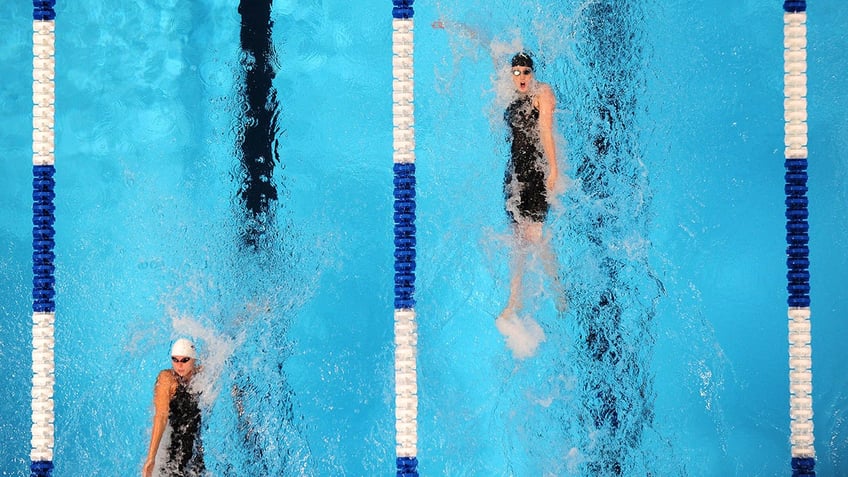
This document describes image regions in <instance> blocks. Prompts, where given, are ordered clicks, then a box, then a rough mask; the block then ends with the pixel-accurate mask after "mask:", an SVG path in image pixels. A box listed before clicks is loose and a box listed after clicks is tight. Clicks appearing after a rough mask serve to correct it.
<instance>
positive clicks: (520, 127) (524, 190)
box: [504, 95, 548, 222]
mask: <svg viewBox="0 0 848 477" xmlns="http://www.w3.org/2000/svg"><path fill="white" fill-rule="evenodd" d="M504 120H506V123H507V124H508V125H509V127H510V130H511V133H512V134H511V136H510V143H511V154H510V159H509V164H508V165H507V168H506V175H505V177H504V195H505V196H506V213H507V214H508V215H509V218H510V219H511V220H512V221H513V222H528V221H530V222H544V220H545V217H546V216H547V214H548V197H547V195H548V194H547V188H546V187H545V166H546V165H547V163H546V162H545V157H544V154H543V153H542V151H541V150H540V149H539V110H538V109H536V108H534V107H533V100H532V98H531V97H530V96H528V95H522V96H520V97H519V98H518V99H516V100H515V101H513V102H512V104H510V105H509V107H508V108H507V109H506V111H505V112H504ZM516 213H517V215H518V216H517V217H516Z"/></svg>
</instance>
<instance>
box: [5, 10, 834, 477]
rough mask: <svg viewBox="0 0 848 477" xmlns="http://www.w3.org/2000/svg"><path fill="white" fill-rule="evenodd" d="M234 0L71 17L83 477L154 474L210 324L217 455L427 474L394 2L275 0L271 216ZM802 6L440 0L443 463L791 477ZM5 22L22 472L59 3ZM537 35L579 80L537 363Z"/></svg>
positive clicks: (65, 57) (814, 229)
mask: <svg viewBox="0 0 848 477" xmlns="http://www.w3.org/2000/svg"><path fill="white" fill-rule="evenodd" d="M234 3H235V2H227V1H223V0H205V1H203V2H188V3H186V2H177V1H175V0H137V1H133V2H122V3H121V5H120V7H116V6H114V5H108V4H106V3H104V2H95V1H90V0H84V1H77V2H61V1H60V2H59V5H58V6H57V75H56V76H57V77H56V85H57V100H56V105H57V123H56V133H57V146H56V150H57V152H56V156H57V165H56V169H57V173H56V183H57V186H56V191H57V197H56V206H57V221H56V229H57V245H56V256H57V258H56V266H57V272H56V275H57V298H56V307H57V325H56V338H57V344H56V366H57V369H56V395H55V399H56V447H55V457H54V461H55V465H56V472H55V475H63V476H64V475H134V474H137V472H138V471H139V469H140V467H141V465H142V462H143V459H144V456H145V453H146V449H147V445H148V439H149V432H150V425H151V417H152V406H151V398H152V386H153V381H154V379H155V376H156V373H157V372H158V370H159V369H161V368H163V367H166V366H168V365H169V363H168V361H167V353H168V345H169V342H170V341H171V340H172V339H173V338H175V337H177V336H180V335H188V336H192V337H194V338H195V339H196V340H197V341H198V343H199V344H200V346H201V355H202V356H203V358H204V363H205V365H206V367H207V369H208V370H209V371H210V374H211V376H212V377H215V378H216V379H215V381H214V383H212V384H210V385H209V387H208V388H207V390H206V392H205V393H204V396H205V398H206V400H205V404H206V405H207V411H206V414H205V422H206V428H205V431H204V444H205V445H206V448H207V449H206V459H207V466H208V467H209V469H210V470H211V471H212V473H213V475H221V476H224V475H232V476H241V475H305V476H328V475H348V476H370V475H392V474H393V473H394V468H395V461H394V458H395V449H394V432H395V430H394V396H393V393H394V387H393V386H394V383H393V379H394V378H393V372H394V368H393V364H392V356H393V337H392V299H393V288H392V287H393V282H392V274H393V267H392V260H393V258H392V250H393V243H392V223H391V214H392V193H391V188H392V171H391V150H392V142H391V141H392V135H391V126H392V120H391V71H390V68H391V35H390V32H391V23H390V16H391V3H390V2H360V3H361V5H360V4H357V6H356V8H355V9H352V8H351V6H350V3H349V2H342V1H317V0H314V1H294V0H289V1H284V0H278V1H277V2H274V5H273V8H272V10H271V20H272V21H273V30H272V42H271V43H272V45H273V53H272V57H273V58H274V60H273V61H272V62H271V65H270V67H271V68H272V69H273V71H274V72H275V76H274V77H273V81H272V83H271V86H272V88H271V91H273V92H274V99H275V102H273V101H269V105H270V106H272V107H271V109H272V110H275V111H276V114H275V115H273V117H272V118H271V119H270V123H268V128H270V133H271V134H269V136H270V137H272V138H273V140H274V141H275V142H274V145H273V148H272V149H273V151H274V154H276V155H275V156H274V158H275V162H274V163H273V164H274V166H275V167H274V169H273V178H272V180H271V185H272V186H273V189H274V190H275V191H276V194H277V196H276V199H275V200H271V201H270V202H269V205H268V208H267V213H266V214H264V215H261V217H260V218H259V219H256V218H252V217H251V216H250V214H249V213H247V212H246V211H245V203H244V200H243V197H244V195H243V193H244V191H245V189H246V188H249V186H248V184H251V185H250V187H252V186H255V184H254V183H251V182H250V180H249V177H250V173H249V172H248V171H246V170H245V167H244V166H243V165H242V163H240V159H239V158H240V157H241V156H242V155H243V149H242V147H241V146H240V145H241V144H243V143H244V142H245V136H247V135H248V132H249V131H252V129H250V128H249V127H246V126H245V123H250V122H251V120H252V119H251V118H253V116H251V113H250V112H249V110H248V108H247V107H246V106H245V98H246V97H247V96H249V91H247V90H246V89H245V87H244V86H243V84H244V83H245V79H246V78H247V77H248V76H249V74H250V71H254V70H255V68H254V69H251V68H247V67H246V66H245V65H255V64H256V63H255V62H253V61H251V60H250V59H249V58H247V57H246V56H245V55H244V54H243V53H242V49H241V47H240V46H239V41H240V37H239V30H240V22H241V18H240V15H239V12H238V11H237V9H236V7H235V6H234V5H233V4H234ZM781 3H782V2H779V1H776V0H775V1H765V0H742V1H738V2H734V3H733V4H732V5H731V4H728V5H720V6H719V5H712V4H710V2H688V1H667V2H642V1H632V2H629V1H620V2H619V1H615V2H613V1H603V0H567V1H544V0H532V1H531V0H521V1H505V0H495V1H493V0H488V1H482V0H480V1H478V0H470V1H440V2H417V3H416V5H415V7H416V8H415V12H416V13H415V20H416V30H415V35H416V36H415V38H416V52H415V60H416V62H415V68H416V85H415V87H416V103H415V104H416V134H417V140H416V143H417V151H416V152H417V161H418V162H417V179H418V210H417V216H418V268H417V293H416V299H417V306H416V311H417V313H418V318H419V321H420V325H419V326H420V328H419V347H420V348H419V355H418V373H419V399H420V404H419V453H418V457H419V459H420V470H421V473H422V475H437V476H441V475H446V476H465V475H467V476H480V475H498V476H499V475H504V476H519V477H524V476H569V475H614V474H615V473H616V466H618V467H621V475H654V476H726V475H735V476H769V477H770V476H775V475H789V474H790V473H791V471H790V470H789V459H790V449H789V419H788V409H789V401H788V362H787V361H788V358H787V338H786V335H787V325H786V317H785V316H786V298H785V295H786V292H785V281H786V279H785V244H784V235H785V231H784V222H785V218H784V215H783V214H784V205H783V201H784V195H783V172H784V170H783V92H782V81H783V76H782V68H783V40H782V35H783V18H782V9H781ZM840 6H841V2H838V1H836V0H821V1H818V2H813V3H812V4H811V6H810V9H809V12H808V35H809V45H808V47H809V53H808V61H809V68H808V74H809V83H808V89H809V113H810V119H809V129H810V144H809V148H810V181H809V184H810V193H809V196H810V213H811V219H810V221H811V261H812V266H811V274H812V293H811V298H812V315H813V318H812V320H813V373H814V396H813V397H814V404H815V413H816V414H815V424H816V429H815V433H816V437H817V440H816V448H817V453H818V455H817V468H816V469H817V471H818V472H819V475H832V476H837V475H844V474H846V473H848V455H846V452H848V422H846V415H845V414H846V409H848V392H846V389H848V387H846V384H848V383H846V378H845V373H844V372H843V366H842V363H844V361H845V358H846V354H845V347H844V345H843V339H842V337H843V336H845V335H846V333H848V320H846V319H845V316H846V315H848V305H846V303H845V299H844V297H845V292H844V291H843V290H842V287H841V285H842V284H843V283H845V282H846V281H848V254H846V253H845V252H844V250H845V248H846V245H848V240H846V237H848V227H847V226H846V225H845V223H846V222H845V218H846V217H848V186H846V183H848V182H847V181H846V178H848V160H846V157H848V135H846V133H845V131H846V130H848V118H846V115H845V111H846V110H848V95H846V94H845V93H844V92H845V91H846V90H848V79H846V78H845V76H844V72H845V71H846V68H848V60H846V57H845V55H844V51H846V48H848V35H846V34H845V33H844V32H845V31H846V29H845V27H846V25H848V13H846V11H845V9H844V8H840ZM436 20H441V21H442V22H443V24H444V26H445V28H433V27H432V26H431V23H432V22H434V21H436ZM0 31H2V32H3V36H4V39H5V40H4V42H3V44H2V46H0V60H2V61H0V65H2V66H0V68H2V73H3V74H2V77H3V78H4V81H3V83H2V85H0V105H2V111H3V112H4V114H3V115H2V117H0V125H2V127H1V128H0V144H2V145H3V150H4V152H5V158H4V160H3V161H0V168H2V169H0V185H1V186H0V203H2V209H0V214H2V215H0V245H2V247H3V249H4V253H3V254H2V255H0V283H2V285H3V286H2V287H0V294H2V295H0V297H2V299H0V366H1V367H2V368H1V369H2V372H0V376H2V388H3V389H5V390H7V394H6V397H5V398H4V399H2V400H0V416H2V419H0V475H10V476H13V475H14V476H19V475H27V474H28V467H29V450H30V449H29V431H30V415H29V413H30V410H29V403H30V384H29V383H30V381H29V380H30V379H31V369H30V366H31V360H30V352H29V347H30V339H31V336H30V314H31V311H30V310H31V301H30V300H31V298H30V293H31V289H30V287H31V206H32V202H31V200H32V199H31V181H32V170H31V160H30V157H31V149H30V148H31V96H30V95H31V89H30V82H31V68H32V63H31V40H30V38H31V6H30V5H27V2H3V4H2V5H0ZM521 46H524V47H527V48H530V49H532V50H534V51H535V52H536V54H537V59H538V61H539V62H540V64H541V66H540V68H539V69H538V73H537V74H538V76H539V78H540V79H541V80H543V81H546V82H548V83H550V84H551V85H552V87H553V88H554V90H555V92H556V95H557V98H558V101H559V109H558V113H557V123H558V129H557V130H558V133H559V135H560V136H561V142H560V147H561V151H562V156H563V158H562V159H563V160H562V165H561V166H562V167H563V168H564V169H565V170H564V175H565V176H566V178H567V179H566V180H564V181H563V183H564V184H567V190H566V191H565V193H564V194H562V196H561V197H560V200H561V203H560V204H559V206H557V207H555V208H554V210H553V213H552V217H551V220H550V226H549V228H548V232H549V233H550V240H551V244H552V245H553V246H554V249H555V251H556V256H557V264H556V265H557V269H558V271H559V275H560V277H561V279H562V281H563V283H564V284H565V288H566V295H567V297H568V301H569V309H568V311H567V312H566V313H564V314H562V315H560V314H559V313H558V312H557V310H556V309H555V308H554V307H553V305H552V303H551V300H549V299H548V296H547V292H546V290H547V288H546V286H547V284H546V283H545V281H544V280H543V279H542V278H539V277H538V276H536V275H538V274H534V273H530V278H529V279H528V288H529V290H528V291H529V292H530V293H528V294H529V295H530V296H531V299H530V300H528V302H529V303H528V307H527V308H528V311H527V313H529V314H531V315H532V316H533V317H534V318H535V319H536V320H537V321H538V322H539V323H540V325H541V326H542V329H543V330H544V332H545V338H546V339H545V341H544V342H542V343H540V345H539V348H538V351H537V353H536V355H535V356H533V357H530V358H527V359H522V360H518V359H515V358H514V357H513V356H512V354H511V353H510V351H509V349H508V348H507V347H506V346H505V343H504V340H503V337H502V336H501V335H500V334H499V333H498V331H497V329H496V328H495V326H494V324H493V319H494V317H495V316H497V314H498V313H499V312H500V310H501V308H502V307H503V305H504V303H505V300H506V298H507V288H508V280H509V277H508V269H507V267H508V251H509V230H508V228H507V224H506V219H505V217H504V213H503V209H502V207H503V204H502V196H501V181H502V179H503V167H504V161H505V154H506V149H505V146H504V141H503V138H504V131H503V126H502V124H501V123H502V119H501V111H502V109H501V106H502V105H500V104H499V102H498V101H499V97H498V94H497V86H498V84H499V81H500V80H499V79H498V72H499V71H500V70H498V69H497V68H496V66H495V65H496V62H497V61H503V60H505V59H506V58H508V55H509V54H511V52H513V51H514V50H515V49H516V48H519V47H521ZM600 118H603V119H600ZM266 129H267V128H266ZM601 351H605V352H603V353H602V352H601ZM601 355H603V357H602V358H597V359H595V357H596V356H601ZM610 356H614V358H610ZM237 401H238V402H239V403H240V405H241V408H240V409H239V407H238V405H237Z"/></svg>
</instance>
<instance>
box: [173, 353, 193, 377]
mask: <svg viewBox="0 0 848 477" xmlns="http://www.w3.org/2000/svg"><path fill="white" fill-rule="evenodd" d="M171 363H172V364H173V366H174V372H176V373H177V374H178V375H179V376H180V377H182V378H184V377H186V376H189V375H191V374H192V373H193V372H194V358H190V357H188V356H171Z"/></svg>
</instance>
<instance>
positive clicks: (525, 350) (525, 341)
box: [495, 311, 545, 359]
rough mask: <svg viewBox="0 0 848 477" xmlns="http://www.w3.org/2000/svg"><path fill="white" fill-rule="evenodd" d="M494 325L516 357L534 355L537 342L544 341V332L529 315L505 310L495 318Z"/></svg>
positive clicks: (537, 346)
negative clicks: (519, 314) (520, 314)
mask: <svg viewBox="0 0 848 477" xmlns="http://www.w3.org/2000/svg"><path fill="white" fill-rule="evenodd" d="M495 326H497V328H498V331H500V332H501V334H502V335H503V336H504V338H506V345H507V347H508V348H509V349H510V350H511V351H512V355H513V357H515V358H516V359H525V358H529V357H531V356H534V355H535V354H536V350H537V349H538V348H539V344H540V343H542V342H543V341H545V332H544V331H543V330H542V327H541V326H539V323H537V322H536V320H534V319H533V317H531V316H525V317H519V316H518V315H516V314H515V313H514V312H512V311H507V312H505V313H504V314H502V315H501V316H499V317H498V318H497V319H496V320H495Z"/></svg>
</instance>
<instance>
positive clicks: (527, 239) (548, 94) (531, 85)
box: [500, 52, 564, 318]
mask: <svg viewBox="0 0 848 477" xmlns="http://www.w3.org/2000/svg"><path fill="white" fill-rule="evenodd" d="M511 66H512V69H511V74H512V76H511V77H512V82H513V84H514V86H515V99H514V100H513V101H512V103H510V105H509V106H508V107H507V109H506V111H505V112H504V119H505V120H506V123H507V125H508V126H509V128H510V137H509V141H510V159H509V163H508V165H507V169H506V175H505V177H504V195H505V198H506V212H507V215H509V218H510V220H511V221H512V224H513V230H514V234H515V238H516V251H515V254H514V257H513V265H512V277H511V279H510V294H509V300H508V302H507V305H506V308H505V309H504V311H503V312H502V313H501V315H500V316H501V317H505V318H508V317H509V316H510V315H513V314H515V312H516V311H517V310H518V308H519V307H520V305H521V304H520V301H521V300H520V295H521V281H522V277H523V274H524V265H525V262H526V259H527V253H528V250H527V245H538V246H539V247H541V248H540V250H539V252H540V254H541V255H542V259H543V261H544V262H545V268H546V269H547V271H548V273H549V274H552V275H553V276H552V277H551V279H552V280H555V284H556V285H557V288H556V289H557V290H559V288H558V278H557V277H556V272H555V267H554V261H555V259H554V256H553V253H552V252H551V251H550V250H549V247H548V245H547V242H546V241H545V240H543V238H542V226H543V225H544V222H545V219H546V217H547V214H548V208H549V203H550V199H551V198H552V196H553V194H554V186H555V184H556V179H557V175H558V174H559V171H558V169H557V150H556V142H555V140H554V133H553V130H554V126H553V123H554V109H555V108H556V98H555V96H554V93H553V91H552V90H551V87H550V86H549V85H547V84H545V83H541V82H537V81H536V80H535V78H534V74H533V59H532V58H531V56H530V55H529V54H527V53H524V52H521V53H518V54H516V55H515V56H513V58H512V62H511ZM558 294H559V295H561V293H558ZM563 299H564V298H563V297H561V296H559V297H557V301H558V303H561V300H563ZM558 308H561V306H560V305H558Z"/></svg>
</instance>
